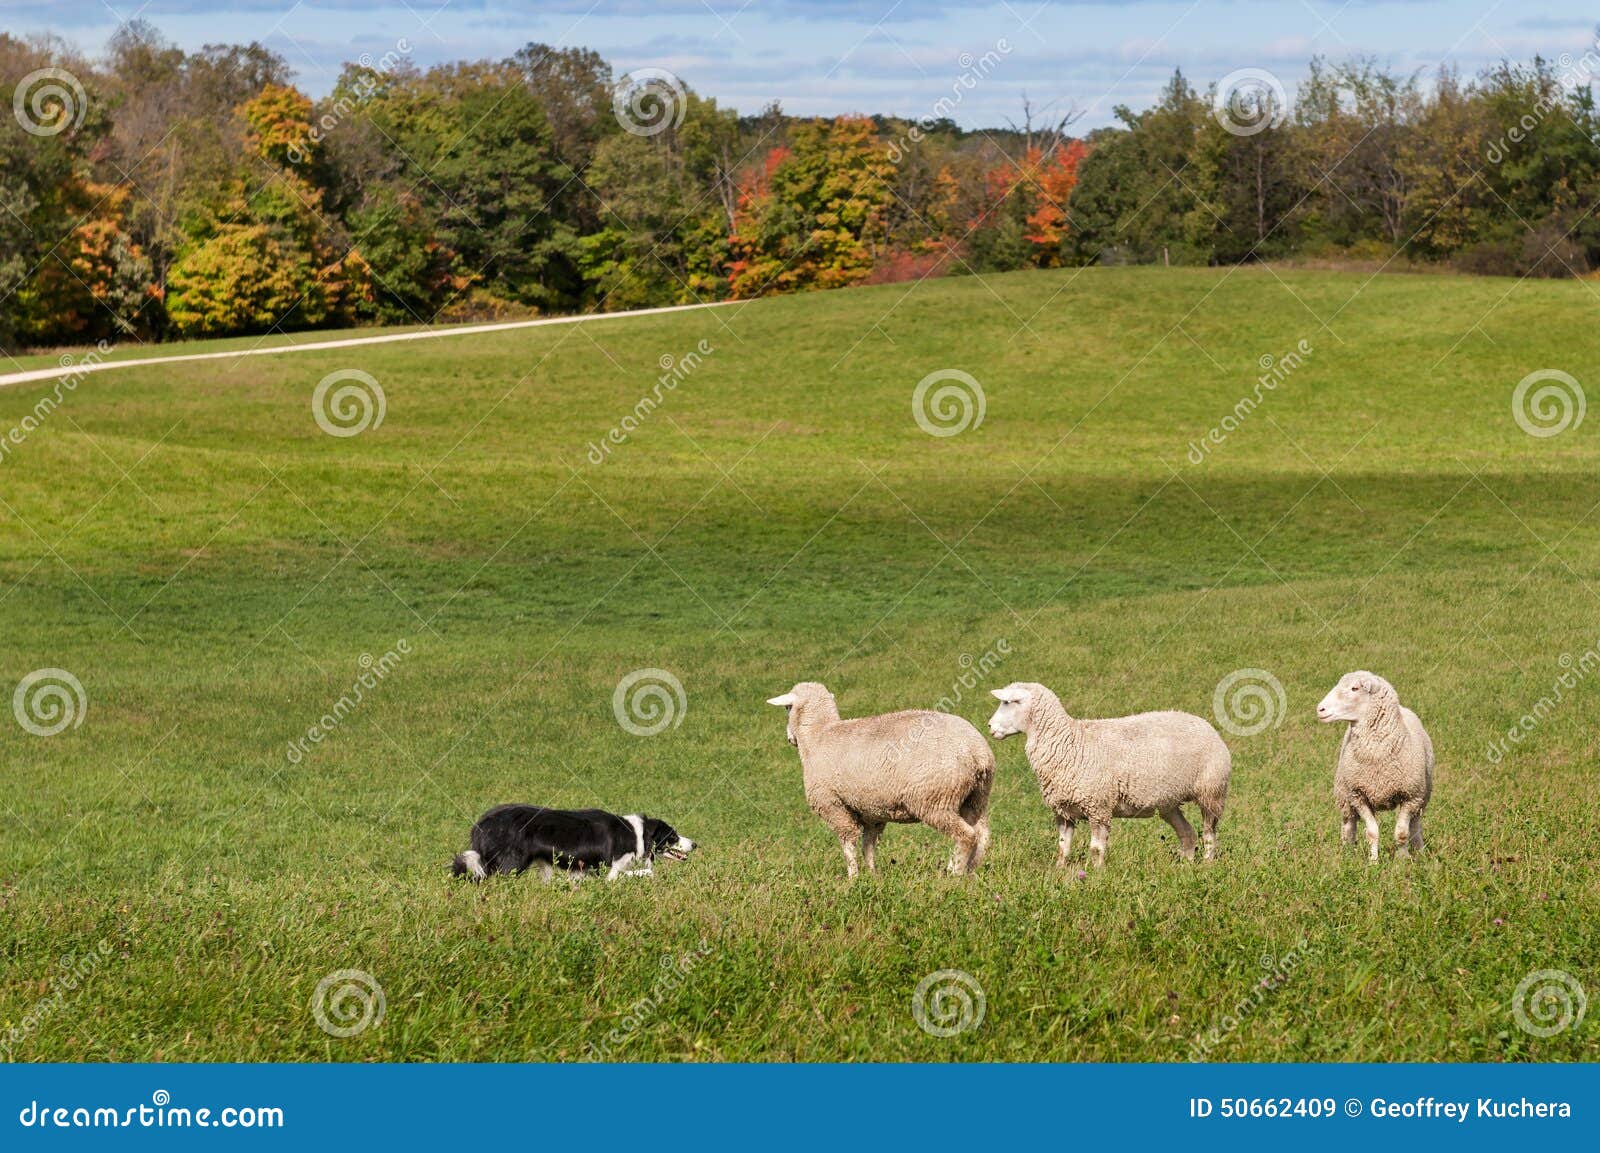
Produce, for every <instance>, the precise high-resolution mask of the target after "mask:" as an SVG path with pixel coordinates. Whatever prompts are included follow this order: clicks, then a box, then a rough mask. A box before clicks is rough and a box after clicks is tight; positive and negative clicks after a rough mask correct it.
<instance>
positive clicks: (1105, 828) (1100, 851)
mask: <svg viewBox="0 0 1600 1153" xmlns="http://www.w3.org/2000/svg"><path fill="white" fill-rule="evenodd" d="M1110 840H1111V822H1110V821H1099V820H1091V821H1090V822H1089V860H1090V861H1092V862H1093V863H1094V867H1095V868H1097V869H1099V868H1103V867H1104V866H1105V863H1106V843H1107V842H1108V841H1110Z"/></svg>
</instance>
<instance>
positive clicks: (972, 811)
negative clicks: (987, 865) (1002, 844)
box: [961, 792, 989, 873]
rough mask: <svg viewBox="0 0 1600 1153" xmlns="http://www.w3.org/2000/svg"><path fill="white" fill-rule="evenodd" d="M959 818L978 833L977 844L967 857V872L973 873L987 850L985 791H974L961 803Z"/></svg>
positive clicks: (987, 827) (987, 805)
mask: <svg viewBox="0 0 1600 1153" xmlns="http://www.w3.org/2000/svg"><path fill="white" fill-rule="evenodd" d="M961 819H962V820H964V821H966V822H967V824H969V825H971V826H972V831H973V832H974V833H976V834H977V835H978V841H977V844H976V845H975V846H974V847H973V850H972V856H971V857H969V858H968V859H967V872H969V873H975V872H977V871H978V866H979V865H980V864H982V863H983V855H984V854H985V853H987V852H988V851H989V796H988V794H987V793H983V794H981V795H980V794H979V793H977V792H974V793H973V794H972V795H971V796H969V797H968V798H967V799H966V801H964V802H963V803H962V805H961Z"/></svg>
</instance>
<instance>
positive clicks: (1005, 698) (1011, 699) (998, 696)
mask: <svg viewBox="0 0 1600 1153" xmlns="http://www.w3.org/2000/svg"><path fill="white" fill-rule="evenodd" d="M989 692H990V693H991V694H992V695H993V696H994V699H995V700H997V701H1000V702H1001V703H1002V704H1007V705H1020V704H1021V703H1022V702H1023V701H1025V700H1027V699H1028V694H1027V693H1025V692H1023V691H1022V690H1021V689H1019V688H1016V687H1015V686H1013V685H1007V686H1006V687H1005V688H1003V689H990V690H989Z"/></svg>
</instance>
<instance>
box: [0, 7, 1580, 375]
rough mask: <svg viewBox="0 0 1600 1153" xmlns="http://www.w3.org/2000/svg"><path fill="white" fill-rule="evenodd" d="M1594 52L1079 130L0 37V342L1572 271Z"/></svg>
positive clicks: (658, 84)
mask: <svg viewBox="0 0 1600 1153" xmlns="http://www.w3.org/2000/svg"><path fill="white" fill-rule="evenodd" d="M983 63H984V62H979V65H980V71H981V67H982V65H983ZM1583 79H1584V83H1582V84H1574V83H1573V82H1572V77H1570V76H1565V75H1562V74H1560V73H1558V72H1557V70H1556V69H1555V68H1553V67H1552V66H1550V65H1547V64H1545V63H1543V62H1540V61H1535V63H1534V64H1533V65H1531V66H1517V65H1511V64H1506V65H1503V66H1501V67H1500V68H1497V69H1495V70H1492V71H1490V72H1489V73H1487V74H1485V75H1483V76H1480V77H1478V78H1476V79H1475V80H1473V81H1471V82H1463V81H1462V80H1461V79H1460V78H1459V77H1457V76H1456V75H1455V74H1453V73H1450V72H1444V73H1441V74H1440V75H1439V76H1438V77H1436V78H1434V79H1433V82H1432V83H1430V84H1428V85H1426V86H1424V85H1423V84H1422V83H1421V80H1420V78H1419V77H1416V76H1411V77H1398V76H1395V75H1393V74H1391V73H1389V72H1386V71H1383V70H1381V69H1379V68H1377V67H1376V66H1375V65H1373V64H1371V63H1365V62H1356V63H1353V64H1348V65H1343V66H1330V65H1328V64H1326V63H1324V62H1322V61H1316V62H1314V63H1313V66H1312V73H1311V77H1310V79H1309V81H1308V82H1307V83H1306V84H1305V85H1303V86H1302V88H1301V90H1300V93H1299V99H1298V100H1297V101H1296V103H1295V104H1294V107H1293V108H1292V110H1291V109H1289V108H1287V107H1277V106H1274V105H1272V104H1271V103H1270V100H1269V101H1268V103H1267V104H1263V103H1261V101H1260V100H1259V99H1256V100H1255V103H1254V104H1253V105H1250V106H1241V107H1240V108H1239V109H1237V111H1240V112H1241V114H1242V115H1243V116H1244V117H1245V119H1246V120H1248V117H1249V116H1250V115H1252V114H1254V115H1256V116H1258V117H1260V116H1265V117H1266V118H1267V120H1268V123H1267V124H1265V125H1250V124H1246V126H1245V127H1244V129H1243V130H1241V129H1240V125H1239V124H1238V123H1234V122H1233V121H1232V120H1231V119H1230V117H1228V116H1219V115H1218V114H1216V113H1215V111H1214V103H1215V101H1214V93H1207V94H1200V93H1198V92H1196V90H1195V89H1194V88H1193V87H1192V86H1191V85H1190V84H1189V83H1188V82H1187V81H1186V80H1185V79H1184V78H1183V77H1182V76H1181V75H1175V76H1174V77H1173V79H1172V82H1171V84H1170V85H1169V86H1168V87H1167V89H1166V91H1165V93H1164V94H1163V96H1162V98H1161V99H1160V101H1159V102H1158V103H1157V104H1156V105H1155V106H1154V107H1152V108H1150V109H1148V110H1146V111H1142V112H1133V111H1130V110H1129V109H1126V108H1119V109H1118V110H1117V116H1118V118H1119V120H1120V122H1121V123H1120V126H1118V127H1115V128H1108V129H1102V130H1097V131H1095V132H1093V133H1090V134H1089V135H1088V136H1087V137H1086V138H1084V139H1074V138H1072V137H1070V136H1069V135H1068V132H1067V128H1068V126H1069V125H1068V121H1066V120H1062V121H1058V122H1056V123H1054V124H1050V125H1047V126H1045V127H1043V128H1036V127H1035V126H1034V125H1033V123H1032V120H1031V117H1029V118H1028V119H1027V120H1026V121H1025V123H1024V124H1023V126H1022V127H1021V128H1015V127H1011V128H1007V129H1005V130H991V131H976V132H973V131H963V130H961V129H960V128H958V127H957V126H956V125H955V124H954V123H953V122H952V121H951V120H949V119H948V118H941V119H937V120H932V121H926V122H921V123H912V122H907V121H902V120H894V119H887V118H883V117H870V118H869V117H841V118H838V119H834V120H816V119H805V118H795V117H789V116H786V115H784V114H783V112H782V111H781V110H780V109H779V108H778V107H777V106H776V105H774V106H771V107H768V108H766V109H764V110H762V111H761V112H759V113H757V114H754V115H740V114H738V113H737V112H735V111H734V110H731V109H725V108H721V107H719V106H718V105H717V103H716V101H714V100H711V99H707V98H704V97H701V96H699V95H698V94H696V93H695V92H693V90H692V89H689V88H688V87H687V86H685V85H683V84H682V83H681V82H680V81H678V80H677V78H675V77H667V76H665V74H662V77H661V78H657V79H655V80H651V81H649V82H648V83H645V84H643V85H642V86H637V85H636V86H635V87H633V88H632V89H631V90H630V91H631V95H630V96H629V98H628V99H625V100H623V101H622V102H621V103H618V102H617V101H616V99H615V98H616V95H617V92H618V83H619V78H618V77H615V76H613V74H612V70H611V68H610V66H609V65H608V64H607V63H606V62H605V61H604V60H603V59H602V58H601V57H600V56H598V55H597V54H595V53H594V52H591V51H587V50H583V49H576V48H571V49H552V48H549V47H547V46H545V45H540V44H529V45H528V46H526V47H525V48H523V49H522V50H520V51H518V52H517V53H516V54H515V55H513V56H511V57H509V58H508V59H505V60H501V61H478V62H470V63H467V62H463V63H455V64H449V65H442V66H438V67H434V68H431V69H427V70H422V69H419V68H417V67H416V66H415V65H414V64H412V62H411V61H410V58H409V51H408V48H407V46H406V45H405V44H404V42H401V43H400V44H397V45H396V49H395V51H393V52H390V53H388V54H386V55H385V56H383V57H382V58H380V59H369V58H366V57H363V58H362V59H361V60H360V61H358V62H355V63H351V64H348V65H347V66H346V67H345V68H344V70H343V73H342V75H341V77H340V79H339V81H338V83H337V85H336V86H335V88H334V90H333V91H332V92H331V93H330V94H329V95H328V96H327V97H326V98H324V99H322V100H318V101H313V100H311V99H309V98H308V97H307V96H305V95H304V94H303V93H301V92H300V91H298V90H297V89H296V88H295V87H294V86H293V84H292V75H291V71H290V69H289V68H288V66H287V64H286V62H285V61H284V60H283V59H282V58H281V57H279V56H277V55H276V54H274V53H272V52H270V51H268V50H267V49H265V48H263V47H262V46H261V45H259V44H250V45H243V46H241V45H218V46H208V47H206V48H203V49H201V50H200V51H198V52H193V53H190V52H185V51H183V50H181V49H179V48H177V47H176V46H174V45H172V44H171V43H169V42H167V41H166V40H164V39H163V38H162V37H161V35H160V34H159V33H158V32H157V31H155V30H154V29H153V28H151V27H150V26H148V25H146V24H142V23H138V22H136V23H133V24H130V25H126V26H124V27H123V28H122V29H121V30H120V31H119V32H118V33H117V34H116V36H115V37H114V38H113V39H112V41H111V42H110V44H109V45H108V46H107V50H106V52H105V54H104V55H103V57H101V58H99V59H96V60H88V59H85V58H82V57H80V56H78V55H76V54H75V53H73V52H72V51H70V50H69V49H67V48H66V47H65V46H64V45H61V44H59V43H56V42H46V43H40V42H24V41H19V40H17V39H14V38H11V37H8V36H5V35H0V109H13V108H14V109H15V110H16V115H14V116H4V117H0V347H4V348H7V349H15V348H19V347H27V346H35V347H37V346H46V345H52V344H64V343H78V342H83V341H88V340H98V339H118V338H129V339H132V338H137V339H140V340H149V339H164V338H172V337H197V336H214V335H224V334H237V333H261V332H267V331H272V330H275V329H291V328H308V327H319V326H332V325H353V324H363V323H386V324H395V323H398V324H410V323H431V322H433V321H435V320H455V319H474V318H483V317H496V316H507V315H521V314H527V313H532V312H565V311H579V310H592V309H606V310H613V309H622V308H635V307H643V306H651V305H662V304H673V303H682V302H688V301H693V300H705V299H714V298H723V297H751V296H757V295H762V294H766V293H775V292H789V291H796V290H802V289H808V288H828V287H840V286H845V285H851V284H859V283H870V282H882V281H897V280H907V279H914V278H918V277H922V276H928V275H942V274H946V273H963V272H987V271H993V270H1002V269H1014V268H1022V267H1050V266H1056V265H1063V264H1083V263H1091V262H1106V263H1113V262H1161V261H1164V262H1167V263H1187V264H1214V263H1231V262H1237V261H1245V260H1261V259H1281V258H1283V257H1286V256H1292V255H1305V254H1310V255H1319V254H1329V255H1336V256H1337V255H1348V254H1355V255H1357V256H1367V257H1380V258H1387V257H1389V256H1390V255H1392V254H1395V253H1399V252H1403V253H1404V255H1405V256H1406V257H1407V258H1408V259H1415V260H1441V261H1442V260H1450V261H1452V262H1454V263H1455V264H1456V265H1458V266H1460V267H1462V268H1464V269H1467V270H1470V271H1481V272H1495V273H1515V274H1524V273H1537V274H1541V275H1581V274H1584V273H1587V272H1588V271H1589V269H1591V268H1592V267H1594V265H1595V263H1596V260H1597V259H1600V223H1597V222H1596V221H1595V220H1594V218H1593V216H1592V215H1591V213H1590V211H1589V210H1590V209H1591V208H1592V207H1593V206H1594V204H1595V202H1596V197H1597V195H1600V183H1597V176H1600V171H1597V167H1600V165H1597V160H1600V150H1597V148H1596V140H1597V138H1600V124H1597V123H1596V119H1595V110H1594V105H1593V101H1592V97H1591V95H1590V92H1589V89H1588V86H1587V76H1586V75H1585V76H1584V78H1583ZM630 83H633V82H632V81H630ZM1248 103H1249V102H1248V101H1247V102H1246V104H1248ZM1230 107H1231V106H1230ZM1256 128H1260V130H1255V129H1256Z"/></svg>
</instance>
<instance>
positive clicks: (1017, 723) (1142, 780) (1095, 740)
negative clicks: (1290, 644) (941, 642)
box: [989, 682, 1233, 868]
mask: <svg viewBox="0 0 1600 1153" xmlns="http://www.w3.org/2000/svg"><path fill="white" fill-rule="evenodd" d="M991 691H992V693H993V695H994V697H995V698H996V699H997V700H999V702H1000V707H999V708H997V709H995V712H994V716H993V717H991V718H989V733H990V735H991V736H993V737H994V739H995V740H997V741H1000V740H1004V739H1005V738H1006V737H1009V736H1011V735H1013V734H1014V733H1026V734H1027V736H1028V743H1027V751H1028V763H1029V765H1031V766H1032V768H1033V775H1034V776H1035V777H1037V778H1038V780H1039V789H1040V791H1041V792H1042V793H1043V794H1044V800H1045V804H1047V805H1049V806H1050V810H1051V811H1052V812H1053V813H1055V815H1056V835H1057V852H1056V866H1057V867H1058V868H1064V867H1065V866H1066V864H1067V861H1068V859H1069V858H1070V857H1071V855H1072V833H1073V829H1074V828H1075V827H1076V825H1077V822H1079V821H1084V820H1086V821H1088V822H1089V856H1090V859H1091V860H1092V861H1093V862H1094V864H1095V866H1096V867H1097V868H1098V867H1100V866H1103V865H1104V864H1105V859H1106V842H1107V841H1109V840H1110V837H1111V818H1112V817H1148V816H1152V815H1154V814H1157V813H1159V814H1160V815H1161V818H1162V819H1163V820H1164V821H1166V822H1167V824H1169V825H1171V826H1172V829H1173V832H1175V833H1177V834H1178V844H1179V849H1180V851H1181V853H1182V855H1183V859H1184V860H1186V861H1192V860H1194V850H1195V835H1194V828H1193V826H1191V825H1190V824H1189V822H1188V821H1187V820H1185V819H1184V816H1183V810H1182V809H1181V808H1180V807H1179V806H1181V805H1182V804H1183V803H1184V802H1186V801H1193V802H1195V803H1196V804H1198V805H1199V806H1200V815H1201V817H1202V819H1203V825H1204V828H1205V858H1206V860H1208V861H1209V860H1211V859H1212V858H1213V857H1215V856H1216V853H1217V822H1218V821H1220V820H1221V819H1222V809H1223V805H1224V804H1225V803H1226V802H1227V799H1228V777H1229V774H1230V773H1231V772H1232V769H1233V754H1231V753H1230V752H1229V751H1228V746H1227V745H1226V744H1224V743H1223V740H1222V738H1221V737H1220V736H1218V735H1217V730H1216V729H1214V728H1212V727H1211V725H1210V724H1209V723H1208V722H1207V721H1205V720H1203V719H1202V718H1200V717H1197V716H1194V715H1193V714H1191V713H1178V712H1160V713H1140V714H1138V715H1137V716H1132V717H1116V718H1113V719H1107V720H1077V719H1075V718H1073V717H1071V716H1069V715H1068V714H1067V710H1066V709H1065V708H1063V707H1062V704H1061V698H1059V697H1057V696H1056V694H1055V693H1053V692H1051V691H1050V690H1049V689H1047V688H1045V686H1043V685H1041V684H1034V683H1031V682H1026V683H1016V684H1010V685H1007V686H1006V687H1005V688H1003V689H993V690H991Z"/></svg>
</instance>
